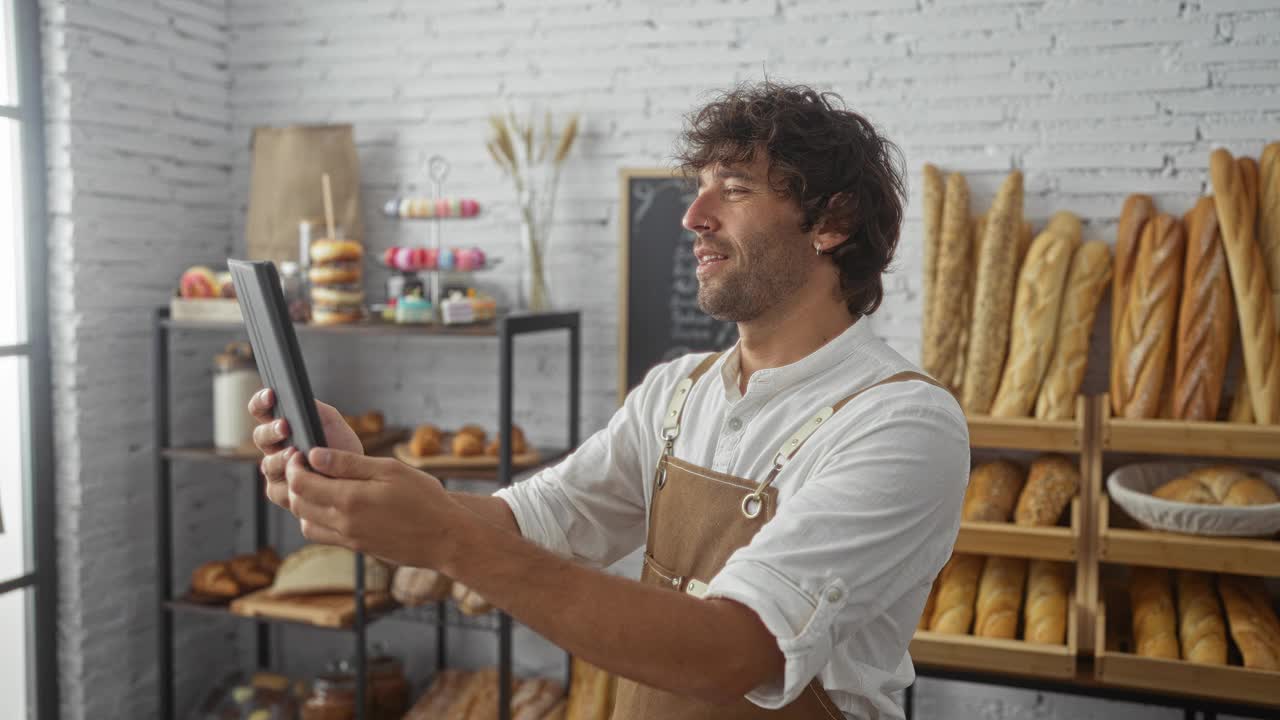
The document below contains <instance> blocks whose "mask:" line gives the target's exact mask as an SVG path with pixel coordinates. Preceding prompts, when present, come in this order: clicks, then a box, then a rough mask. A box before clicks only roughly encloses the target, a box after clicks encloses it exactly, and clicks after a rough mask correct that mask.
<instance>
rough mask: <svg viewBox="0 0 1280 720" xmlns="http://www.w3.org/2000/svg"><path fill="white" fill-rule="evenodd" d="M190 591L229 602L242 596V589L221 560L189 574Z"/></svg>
mask: <svg viewBox="0 0 1280 720" xmlns="http://www.w3.org/2000/svg"><path fill="white" fill-rule="evenodd" d="M191 590H192V592H193V593H195V594H196V595H202V596H204V597H206V598H221V599H227V600H230V599H231V598H235V597H239V596H240V595H243V594H244V589H243V588H241V587H240V583H238V582H236V578H235V576H234V575H232V574H231V568H230V567H229V566H228V565H227V563H225V562H223V561H221V560H213V561H210V562H207V563H205V564H203V565H201V566H200V567H198V568H196V569H195V570H194V571H193V572H192V573H191Z"/></svg>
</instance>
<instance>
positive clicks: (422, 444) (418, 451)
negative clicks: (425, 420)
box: [409, 424, 444, 457]
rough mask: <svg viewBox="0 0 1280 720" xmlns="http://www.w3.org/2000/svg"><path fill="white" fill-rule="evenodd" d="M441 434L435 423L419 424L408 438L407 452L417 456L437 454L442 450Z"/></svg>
mask: <svg viewBox="0 0 1280 720" xmlns="http://www.w3.org/2000/svg"><path fill="white" fill-rule="evenodd" d="M443 437H444V436H443V434H442V433H441V432H440V428H438V427H436V426H435V425H431V424H426V425H419V426H418V428H417V429H416V430H414V431H413V438H412V439H410V440H409V452H410V453H411V454H413V455H416V456H417V457H428V456H431V455H439V454H440V453H441V452H442V451H443V449H444V448H443V445H442V442H441V441H442V440H443Z"/></svg>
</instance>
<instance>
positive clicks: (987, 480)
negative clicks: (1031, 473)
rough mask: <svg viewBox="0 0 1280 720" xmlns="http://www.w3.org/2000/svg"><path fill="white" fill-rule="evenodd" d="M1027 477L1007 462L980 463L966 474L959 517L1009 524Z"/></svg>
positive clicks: (1017, 467) (1021, 470) (1018, 468)
mask: <svg viewBox="0 0 1280 720" xmlns="http://www.w3.org/2000/svg"><path fill="white" fill-rule="evenodd" d="M1026 480H1027V473H1026V471H1024V470H1023V469H1022V468H1021V467H1020V466H1018V465H1017V464H1015V463H1013V462H1011V461H1009V460H995V461H992V462H988V463H982V464H981V465H978V466H976V467H974V468H973V471H972V472H970V473H969V486H968V487H967V488H965V492H964V501H963V503H962V505H961V508H960V517H961V519H964V520H972V521H982V522H1009V516H1010V515H1011V514H1012V513H1013V507H1014V505H1016V504H1017V503H1018V495H1019V494H1020V493H1021V492H1022V485H1023V484H1024V483H1025V482H1026Z"/></svg>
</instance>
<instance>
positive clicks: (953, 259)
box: [921, 173, 973, 383]
mask: <svg viewBox="0 0 1280 720" xmlns="http://www.w3.org/2000/svg"><path fill="white" fill-rule="evenodd" d="M943 208H944V210H943V216H942V238H941V240H940V241H939V242H940V245H939V247H938V258H937V260H936V267H935V276H934V281H933V290H932V297H933V300H932V302H933V304H934V311H933V312H932V313H931V314H930V315H929V318H930V320H929V322H930V323H931V324H930V325H929V326H928V327H927V328H926V329H925V341H924V348H923V349H922V352H921V356H922V360H923V365H924V369H925V371H926V372H928V373H929V374H930V375H932V376H933V377H934V378H937V379H938V380H939V381H940V382H943V383H950V382H951V379H952V378H954V377H955V374H956V365H957V364H959V358H960V334H961V328H962V327H963V326H964V325H965V324H967V322H968V313H967V312H966V313H963V314H964V317H963V318H957V317H956V314H957V309H959V308H962V307H963V306H964V296H965V292H966V290H967V286H968V277H969V275H970V274H971V273H972V267H973V262H972V260H971V259H970V257H969V252H970V250H971V249H972V245H973V243H972V241H971V240H970V239H969V232H970V226H969V185H968V183H966V182H965V179H964V176H963V175H961V174H960V173H951V175H950V176H948V177H947V190H946V200H945V202H944V203H943ZM965 309H966V310H967V308H965Z"/></svg>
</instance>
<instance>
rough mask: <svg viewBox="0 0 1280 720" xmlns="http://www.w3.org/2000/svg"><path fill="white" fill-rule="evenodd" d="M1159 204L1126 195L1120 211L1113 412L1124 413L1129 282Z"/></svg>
mask: <svg viewBox="0 0 1280 720" xmlns="http://www.w3.org/2000/svg"><path fill="white" fill-rule="evenodd" d="M1155 214H1156V206H1155V203H1153V202H1152V201H1151V198H1149V197H1147V196H1146V195H1130V196H1129V197H1127V198H1125V201H1124V209H1122V210H1121V211H1120V228H1119V230H1117V231H1116V252H1115V272H1114V273H1113V274H1112V276H1111V412H1112V413H1113V414H1115V415H1120V414H1121V408H1122V403H1123V398H1122V397H1121V396H1120V394H1119V393H1118V392H1117V390H1118V389H1119V387H1120V374H1121V373H1120V369H1121V368H1122V367H1124V359H1123V357H1122V356H1121V355H1120V354H1118V352H1117V350H1118V349H1119V348H1120V328H1121V327H1123V326H1124V310H1125V304H1126V303H1127V302H1128V301H1129V284H1130V281H1132V280H1133V268H1134V265H1135V264H1136V263H1137V260H1138V244H1139V242H1138V241H1139V239H1140V238H1141V237H1142V229H1143V227H1144V226H1146V224H1147V221H1148V220H1150V219H1151V218H1153V217H1155Z"/></svg>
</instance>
